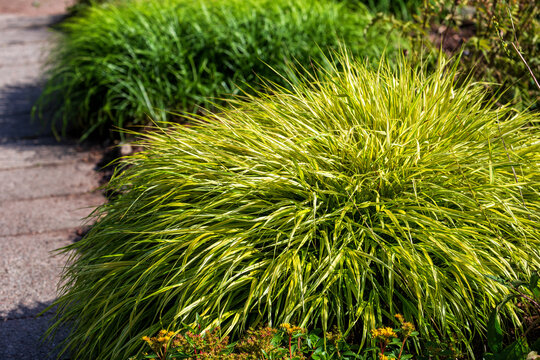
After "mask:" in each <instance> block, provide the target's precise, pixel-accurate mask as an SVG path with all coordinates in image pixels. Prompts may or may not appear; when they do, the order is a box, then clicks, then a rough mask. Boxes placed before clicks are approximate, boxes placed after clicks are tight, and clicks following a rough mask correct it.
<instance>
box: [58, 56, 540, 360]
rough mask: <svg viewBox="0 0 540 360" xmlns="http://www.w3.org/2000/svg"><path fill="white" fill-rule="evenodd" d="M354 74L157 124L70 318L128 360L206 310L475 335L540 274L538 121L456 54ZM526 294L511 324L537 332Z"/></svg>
mask: <svg viewBox="0 0 540 360" xmlns="http://www.w3.org/2000/svg"><path fill="white" fill-rule="evenodd" d="M340 69H341V70H334V71H332V72H328V73H326V75H325V76H321V78H319V79H318V80H317V79H305V78H304V79H303V81H302V82H301V84H300V85H295V86H294V87H293V89H292V90H291V91H287V90H284V89H277V91H276V93H275V94H267V95H264V94H261V97H260V98H256V97H249V98H248V99H247V100H246V101H238V102H236V104H235V105H234V108H233V109H230V110H224V111H223V112H220V113H216V114H214V115H212V116H210V117H201V118H198V119H193V120H192V123H191V125H190V126H180V125H171V128H169V129H164V130H158V131H156V132H151V133H147V134H145V135H144V140H143V141H142V145H143V146H144V150H143V151H142V152H140V153H138V154H135V155H133V156H130V157H128V158H126V159H125V160H124V164H125V169H124V171H123V172H118V173H117V174H116V176H114V177H113V179H112V181H111V183H110V185H109V186H110V188H111V189H112V190H114V191H115V192H117V193H118V196H117V197H116V198H115V199H113V200H112V201H110V202H109V203H108V204H106V205H103V206H102V207H101V208H99V209H98V210H97V212H96V213H95V215H96V216H97V219H98V220H97V223H96V225H95V226H94V227H93V228H92V229H91V231H90V232H89V234H88V235H87V236H86V237H85V238H84V239H82V240H81V241H79V242H77V243H74V244H73V245H71V246H69V247H68V248H67V249H69V250H72V251H73V258H72V263H71V265H70V266H69V267H68V268H67V269H66V271H65V274H64V275H65V286H64V287H63V295H62V296H61V297H60V298H59V300H58V301H57V303H56V304H57V305H58V306H59V318H58V319H57V323H56V326H60V325H62V324H64V323H69V324H71V325H72V329H73V331H72V333H71V335H70V336H69V338H68V342H67V346H68V349H70V350H71V351H72V352H73V353H74V355H76V356H75V357H76V358H77V359H98V358H99V359H120V358H121V355H122V354H132V353H135V352H136V350H137V348H138V347H139V346H140V345H141V344H140V341H139V339H140V338H141V337H142V336H145V335H148V334H153V333H156V332H157V331H158V330H159V329H162V328H166V329H167V328H176V327H177V326H179V325H180V324H181V323H182V322H183V323H190V322H192V321H195V319H196V318H197V315H200V317H201V318H204V319H206V320H207V321H208V323H209V324H210V326H215V325H218V324H219V325H220V326H221V328H222V331H223V334H229V335H232V336H236V335H238V334H241V333H242V331H244V329H247V328H248V327H250V326H251V327H257V326H260V325H266V324H269V325H270V326H278V325H279V324H282V323H295V324H297V325H298V326H300V327H302V328H306V327H310V328H321V329H322V330H323V331H325V332H326V331H328V330H329V329H331V328H332V327H333V326H334V325H335V326H336V327H337V329H338V330H341V331H343V332H344V333H347V332H348V334H349V335H350V334H355V337H356V339H362V338H363V339H367V340H366V341H369V338H370V337H369V334H370V331H371V330H372V329H374V328H376V326H377V325H378V324H381V323H389V322H391V320H392V318H393V317H392V314H395V313H401V314H403V315H404V316H405V318H407V319H410V320H411V321H412V322H413V323H414V324H415V327H416V329H417V331H419V333H420V334H421V336H422V337H423V338H424V339H425V338H433V337H439V338H443V339H444V337H445V336H451V338H452V339H457V340H456V341H457V342H459V343H461V344H462V346H467V345H469V344H470V342H471V338H472V337H473V336H483V334H485V327H486V321H487V316H488V314H489V312H490V311H491V309H492V307H493V306H495V304H496V303H497V302H498V301H499V299H501V298H502V297H503V296H504V295H505V294H506V293H507V291H508V290H507V289H505V288H504V286H501V285H499V284H498V283H496V282H493V281H491V280H489V279H488V278H487V277H486V275H497V276H499V275H500V276H504V277H507V278H509V279H519V278H522V277H524V276H525V275H526V274H529V273H530V272H531V271H532V269H533V268H538V266H540V227H539V225H538V224H539V221H540V187H539V185H540V134H539V133H538V122H539V118H538V115H537V114H532V113H521V112H514V111H513V110H511V109H510V108H506V107H502V108H498V109H494V108H493V106H490V105H493V104H492V101H490V100H489V99H486V98H485V97H484V95H483V94H484V92H483V90H482V89H483V88H482V87H481V86H479V85H475V84H465V85H463V86H462V87H456V86H455V84H454V83H453V79H454V77H455V73H454V72H453V70H452V69H450V70H449V69H446V70H445V67H444V66H441V67H440V68H439V69H438V70H437V71H436V72H435V73H433V74H430V75H426V74H425V73H424V72H423V71H422V69H419V68H411V66H409V65H408V64H406V63H405V62H404V61H402V62H401V63H400V64H399V65H398V66H397V69H396V70H391V69H390V67H389V66H387V65H386V64H381V65H380V66H379V68H377V69H375V70H370V69H369V67H368V66H366V65H365V64H364V63H363V62H356V61H352V60H348V58H347V57H344V58H343V59H341V64H340ZM517 311H518V310H516V308H514V307H513V305H512V304H509V305H508V307H506V308H505V309H504V311H503V312H504V315H503V318H504V319H506V320H505V321H510V322H514V323H515V324H516V325H519V324H518V320H517V319H518V316H517V314H516V312H517Z"/></svg>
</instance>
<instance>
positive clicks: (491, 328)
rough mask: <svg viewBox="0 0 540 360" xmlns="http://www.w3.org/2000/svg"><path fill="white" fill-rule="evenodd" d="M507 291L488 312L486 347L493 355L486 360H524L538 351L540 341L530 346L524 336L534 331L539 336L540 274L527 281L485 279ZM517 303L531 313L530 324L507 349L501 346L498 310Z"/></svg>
mask: <svg viewBox="0 0 540 360" xmlns="http://www.w3.org/2000/svg"><path fill="white" fill-rule="evenodd" d="M488 278H490V279H491V280H494V281H496V282H498V283H500V284H502V285H504V286H506V287H508V288H509V289H510V290H511V292H510V294H508V295H507V296H506V297H505V298H504V299H503V300H502V301H501V302H500V303H499V304H497V306H496V307H495V309H493V311H492V312H491V315H490V317H489V322H488V338H487V340H488V346H489V348H490V350H491V351H492V353H490V354H488V355H487V356H486V359H490V360H491V359H493V360H517V359H524V358H525V357H526V355H527V354H528V353H529V352H530V351H540V338H537V339H536V341H534V339H533V341H534V342H533V343H532V344H531V345H530V346H529V343H528V341H527V335H529V333H531V332H533V331H536V333H537V334H539V333H540V286H539V284H538V280H539V279H540V276H539V273H538V272H535V273H533V274H532V275H531V277H530V280H529V281H520V280H517V281H508V280H504V279H501V278H500V277H496V276H488ZM516 299H519V300H520V301H522V302H524V303H525V304H527V305H528V306H527V309H530V310H531V312H532V313H533V316H532V317H531V321H530V324H529V325H528V327H527V329H526V330H525V331H524V332H523V334H522V335H521V336H519V337H517V339H516V340H514V341H513V342H511V343H510V344H509V345H507V346H504V332H503V329H502V327H501V322H500V319H499V313H500V311H501V309H502V308H503V307H504V306H505V305H506V304H507V303H508V302H510V301H514V300H516Z"/></svg>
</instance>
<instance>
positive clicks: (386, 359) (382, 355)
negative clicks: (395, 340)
mask: <svg viewBox="0 0 540 360" xmlns="http://www.w3.org/2000/svg"><path fill="white" fill-rule="evenodd" d="M379 360H390V358H389V357H388V356H386V355H384V354H379Z"/></svg>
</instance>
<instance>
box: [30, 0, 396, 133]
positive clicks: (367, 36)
mask: <svg viewBox="0 0 540 360" xmlns="http://www.w3.org/2000/svg"><path fill="white" fill-rule="evenodd" d="M371 20H372V16H371V15H370V13H369V12H368V11H367V10H366V9H358V10H357V11H356V12H355V13H351V12H350V11H349V9H347V8H345V7H344V6H343V5H342V4H337V3H335V2H333V1H319V0H165V1H163V0H140V1H128V0H126V1H121V2H116V3H111V4H104V5H102V6H93V7H90V8H87V9H86V11H85V12H83V13H82V14H81V15H80V16H75V17H73V18H72V19H70V20H68V21H67V22H66V23H65V24H63V25H62V29H63V30H64V32H65V37H64V38H63V40H62V41H61V42H60V44H59V46H58V47H57V48H56V50H54V52H53V54H52V67H51V69H50V71H49V74H48V76H49V81H48V83H47V85H46V87H45V92H44V95H43V96H42V98H41V101H40V103H39V104H38V107H37V109H38V110H39V112H43V110H44V109H50V110H52V112H53V115H54V122H55V123H56V124H60V125H61V127H62V129H63V131H64V133H65V131H66V129H67V128H68V127H70V128H72V130H74V131H78V132H79V133H82V134H83V137H86V136H87V135H89V134H90V133H93V132H96V133H97V134H99V135H103V134H105V135H107V134H108V129H109V128H110V127H111V126H116V127H125V126H127V125H128V124H129V123H132V124H141V123H142V124H144V123H146V122H147V120H148V116H150V117H151V118H152V119H154V120H167V119H170V118H171V117H170V114H169V113H168V112H169V111H186V112H195V111H198V109H199V107H208V106H211V104H212V103H213V102H215V101H217V100H216V99H215V98H214V97H217V98H223V97H227V96H230V95H234V94H238V93H239V92H241V90H240V87H244V88H245V89H246V90H247V88H248V87H253V88H258V87H259V85H260V84H261V82H262V81H261V80H260V77H263V78H265V79H267V80H268V81H273V82H277V83H280V84H284V83H285V82H284V81H283V78H282V77H281V76H280V75H278V73H284V72H285V70H286V69H287V64H288V63H291V62H298V64H299V65H301V66H303V67H305V68H306V69H310V68H311V64H312V62H317V61H320V60H321V59H322V57H323V54H324V53H328V51H330V50H332V49H337V48H338V47H339V46H340V43H344V44H347V45H348V47H349V48H350V49H351V51H352V52H353V53H354V54H356V55H358V56H362V57H364V56H366V57H370V58H373V59H378V58H379V57H380V55H381V53H382V52H383V51H384V50H385V48H386V50H387V52H388V53H392V52H394V51H395V50H396V49H397V48H398V47H399V45H400V44H401V42H400V41H399V39H398V38H397V36H390V35H389V32H391V25H389V24H382V23H377V24H371ZM387 44H388V45H389V46H388V48H387ZM377 61H378V60H377ZM246 84H249V86H245V85H246Z"/></svg>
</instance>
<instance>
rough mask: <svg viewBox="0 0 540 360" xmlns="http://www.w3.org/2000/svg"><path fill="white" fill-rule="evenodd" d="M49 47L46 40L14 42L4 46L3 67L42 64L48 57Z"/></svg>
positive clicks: (1, 57)
mask: <svg viewBox="0 0 540 360" xmlns="http://www.w3.org/2000/svg"><path fill="white" fill-rule="evenodd" d="M2 36H4V34H2ZM49 48H50V46H49V44H48V43H47V42H46V41H40V42H32V43H27V42H24V43H14V44H13V43H12V44H11V45H8V46H3V48H2V51H1V52H0V64H4V65H3V66H2V67H13V66H17V67H18V66H20V65H26V64H39V66H41V64H42V63H43V61H44V59H46V57H47V53H48V50H49Z"/></svg>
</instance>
